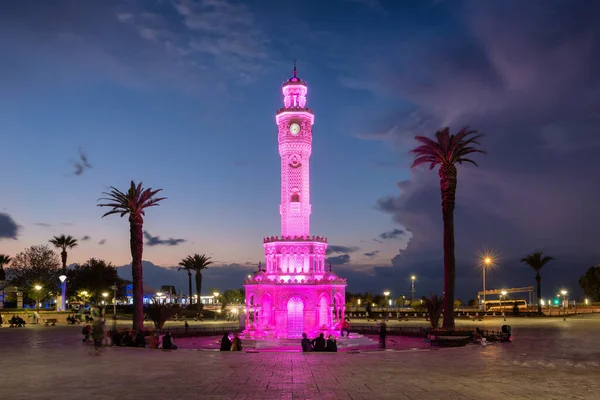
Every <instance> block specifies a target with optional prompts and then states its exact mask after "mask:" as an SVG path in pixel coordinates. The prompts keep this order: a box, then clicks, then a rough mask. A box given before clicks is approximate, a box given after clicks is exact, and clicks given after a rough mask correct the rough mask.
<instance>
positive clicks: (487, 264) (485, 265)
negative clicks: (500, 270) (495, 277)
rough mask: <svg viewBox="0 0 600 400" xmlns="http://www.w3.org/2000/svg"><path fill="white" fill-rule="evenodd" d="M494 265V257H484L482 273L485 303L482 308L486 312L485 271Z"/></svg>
mask: <svg viewBox="0 0 600 400" xmlns="http://www.w3.org/2000/svg"><path fill="white" fill-rule="evenodd" d="M493 264H494V260H493V259H492V257H489V256H487V257H484V259H483V260H482V264H481V265H482V267H483V268H481V271H482V272H483V301H482V302H481V306H482V309H483V311H485V270H486V268H489V267H491V266H492V265H493Z"/></svg>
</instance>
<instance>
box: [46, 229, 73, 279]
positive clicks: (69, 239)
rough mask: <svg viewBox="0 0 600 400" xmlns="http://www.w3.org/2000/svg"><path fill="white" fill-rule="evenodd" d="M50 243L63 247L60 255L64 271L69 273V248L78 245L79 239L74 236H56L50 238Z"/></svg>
mask: <svg viewBox="0 0 600 400" xmlns="http://www.w3.org/2000/svg"><path fill="white" fill-rule="evenodd" d="M49 242H50V243H52V244H53V245H54V247H56V248H59V249H61V252H60V257H61V260H62V273H63V274H66V273H67V249H72V248H73V247H75V246H77V239H75V238H74V237H73V236H65V235H60V236H54V237H53V238H52V239H50V240H49Z"/></svg>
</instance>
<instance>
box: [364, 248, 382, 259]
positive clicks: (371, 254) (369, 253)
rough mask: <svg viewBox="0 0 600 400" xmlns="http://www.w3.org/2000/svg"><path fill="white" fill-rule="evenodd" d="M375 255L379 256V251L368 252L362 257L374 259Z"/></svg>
mask: <svg viewBox="0 0 600 400" xmlns="http://www.w3.org/2000/svg"><path fill="white" fill-rule="evenodd" d="M377 254H379V250H374V251H371V252H368V253H364V254H363V255H364V256H365V257H375V256H376V255H377Z"/></svg>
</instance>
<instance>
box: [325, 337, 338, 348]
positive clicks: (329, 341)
mask: <svg viewBox="0 0 600 400" xmlns="http://www.w3.org/2000/svg"><path fill="white" fill-rule="evenodd" d="M325 351H330V352H336V351H337V342H336V341H335V338H334V337H333V335H329V338H328V339H327V344H326V345H325Z"/></svg>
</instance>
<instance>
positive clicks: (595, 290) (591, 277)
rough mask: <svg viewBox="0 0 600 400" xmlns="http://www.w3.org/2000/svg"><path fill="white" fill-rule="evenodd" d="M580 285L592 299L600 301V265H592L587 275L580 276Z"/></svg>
mask: <svg viewBox="0 0 600 400" xmlns="http://www.w3.org/2000/svg"><path fill="white" fill-rule="evenodd" d="M579 286H581V288H582V289H583V293H585V295H586V296H588V297H589V298H590V299H591V300H592V301H594V302H596V301H600V266H596V267H590V268H589V269H588V270H587V271H586V273H585V275H583V276H582V277H581V278H579Z"/></svg>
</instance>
